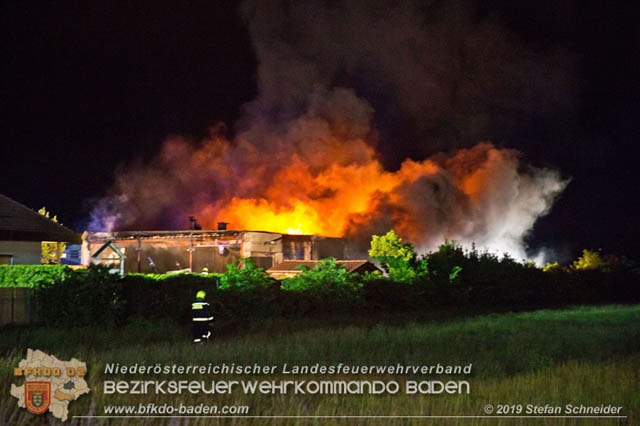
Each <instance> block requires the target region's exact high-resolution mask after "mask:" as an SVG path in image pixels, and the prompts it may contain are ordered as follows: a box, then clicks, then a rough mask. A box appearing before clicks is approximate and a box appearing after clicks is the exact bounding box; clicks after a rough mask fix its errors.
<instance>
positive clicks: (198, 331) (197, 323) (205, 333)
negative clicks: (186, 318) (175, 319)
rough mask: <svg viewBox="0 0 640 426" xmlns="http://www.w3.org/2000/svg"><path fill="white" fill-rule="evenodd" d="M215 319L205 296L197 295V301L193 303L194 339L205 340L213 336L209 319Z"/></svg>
mask: <svg viewBox="0 0 640 426" xmlns="http://www.w3.org/2000/svg"><path fill="white" fill-rule="evenodd" d="M212 320H213V315H211V309H210V308H209V304H208V303H207V302H205V301H204V298H201V297H197V298H196V301H195V302H193V303H192V304H191V327H192V330H193V341H194V342H196V343H198V342H204V341H206V340H207V339H208V338H209V337H211V329H210V328H209V321H212Z"/></svg>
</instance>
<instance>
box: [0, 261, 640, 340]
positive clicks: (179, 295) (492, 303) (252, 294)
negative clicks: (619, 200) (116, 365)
mask: <svg viewBox="0 0 640 426" xmlns="http://www.w3.org/2000/svg"><path fill="white" fill-rule="evenodd" d="M430 265H431V266H430V270H429V274H428V275H422V276H420V278H419V279H417V280H415V281H413V282H411V283H404V282H394V281H392V280H390V279H388V278H384V277H381V276H379V275H376V274H369V275H365V276H361V275H352V274H346V271H344V270H343V269H341V268H340V267H338V265H337V264H336V263H335V262H334V261H331V260H327V261H325V262H322V263H320V264H318V265H317V266H316V267H315V268H314V269H313V270H306V271H303V273H302V274H300V275H298V276H296V277H294V278H289V279H286V280H282V281H277V280H273V279H270V278H268V276H266V274H264V271H261V270H259V269H258V268H252V267H250V268H247V269H246V270H244V272H242V271H243V270H238V269H237V268H230V270H229V271H228V272H227V274H224V275H219V274H210V275H199V274H176V275H142V274H130V275H126V276H124V277H120V276H118V275H113V274H110V273H109V272H108V270H107V269H105V268H101V267H91V268H89V269H88V270H78V271H72V270H70V269H68V268H65V267H49V266H47V267H25V268H23V269H20V268H17V269H2V270H3V271H4V272H5V275H7V276H8V274H7V272H6V271H9V270H13V271H14V272H12V273H11V274H12V275H11V276H12V277H14V276H16V277H18V276H19V277H23V278H21V280H18V278H13V279H12V280H11V281H9V280H7V282H11V283H14V284H13V285H17V283H20V282H26V283H28V286H31V287H34V289H35V291H34V295H35V300H36V308H37V313H38V318H39V319H40V322H42V323H46V324H49V325H53V326H65V327H75V326H86V325H94V326H96V327H98V328H100V327H111V326H118V325H121V324H125V323H127V322H130V321H132V320H133V319H135V318H139V317H143V318H147V319H163V320H169V321H174V322H177V323H182V324H188V323H189V322H190V315H191V303H192V302H193V300H194V298H195V294H196V292H197V291H198V290H205V291H206V292H207V300H208V301H209V302H210V303H211V305H212V311H213V314H214V316H215V319H216V322H217V324H218V326H220V327H224V328H225V329H227V330H233V329H234V327H243V326H244V325H245V324H246V322H247V321H249V320H255V319H263V318H275V317H305V316H315V315H328V314H331V313H334V312H351V313H353V312H362V313H369V314H371V315H385V312H394V311H396V312H429V311H432V310H434V309H440V310H442V309H443V307H445V309H448V308H446V306H455V307H456V308H458V307H464V306H475V307H486V308H489V309H501V310H504V309H510V308H512V307H513V308H518V309H520V308H523V307H532V308H533V307H535V308H537V307H558V306H566V305H574V304H597V303H637V302H639V301H640V282H639V281H640V280H638V273H636V272H634V271H632V270H619V271H609V272H606V271H600V270H579V271H569V270H562V269H558V270H554V271H550V272H544V271H542V270H541V269H538V268H534V267H531V266H527V265H522V264H519V263H517V262H514V261H512V260H511V259H508V258H507V259H497V258H495V257H491V256H485V255H480V256H473V255H472V256H468V255H465V256H463V255H461V254H460V253H457V252H455V251H452V252H449V253H440V254H439V255H438V256H432V257H431V264H430ZM452 265H453V266H452ZM455 266H459V268H458V272H459V273H456V274H452V273H451V271H452V270H454V269H455ZM11 268H16V267H11ZM17 270H23V271H29V274H32V275H28V274H27V273H26V272H25V273H24V274H22V275H20V274H18V273H17V272H15V271H17ZM53 271H58V272H57V274H54V272H53ZM36 272H39V273H40V275H38V274H36ZM33 274H35V275H37V276H33ZM27 276H29V277H30V278H28V279H27V278H24V277H27ZM252 280H253V281H255V282H253V281H252ZM223 283H224V285H223Z"/></svg>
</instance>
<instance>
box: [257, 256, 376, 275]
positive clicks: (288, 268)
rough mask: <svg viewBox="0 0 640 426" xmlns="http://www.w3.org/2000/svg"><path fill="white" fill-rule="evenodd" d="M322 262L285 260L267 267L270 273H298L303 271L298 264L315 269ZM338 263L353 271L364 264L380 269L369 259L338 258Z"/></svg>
mask: <svg viewBox="0 0 640 426" xmlns="http://www.w3.org/2000/svg"><path fill="white" fill-rule="evenodd" d="M320 262H322V261H321V260H283V261H282V262H280V263H278V264H277V265H274V266H272V267H271V268H269V269H267V272H268V273H285V272H289V273H292V272H293V273H298V272H301V271H300V270H299V269H298V266H300V265H304V266H307V267H308V268H309V269H313V268H314V267H315V266H316V264H318V263H320ZM336 263H338V264H340V265H342V266H344V267H345V269H346V270H347V271H348V272H353V271H355V270H357V269H359V268H361V267H363V266H367V267H369V268H371V267H373V268H375V269H378V268H377V267H376V266H375V265H374V264H373V263H371V262H369V261H368V260H367V259H359V260H336Z"/></svg>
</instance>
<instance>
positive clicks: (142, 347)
mask: <svg viewBox="0 0 640 426" xmlns="http://www.w3.org/2000/svg"><path fill="white" fill-rule="evenodd" d="M348 324H349V322H348V321H339V322H337V323H332V325H331V326H327V325H326V322H323V321H322V320H321V319H316V320H308V321H304V322H301V321H294V320H290V321H285V320H281V321H270V322H264V323H260V324H254V325H253V326H252V327H251V328H250V329H248V330H245V331H243V332H242V333H240V332H235V333H227V334H226V335H225V336H224V337H221V338H219V339H216V340H215V341H214V342H213V343H211V344H207V345H204V346H193V345H192V344H190V342H189V336H188V330H185V329H184V328H182V327H179V326H175V325H171V324H158V323H152V322H147V321H137V322H135V323H133V324H131V325H129V326H127V327H125V328H122V329H116V330H89V329H81V328H78V329H72V330H56V329H47V328H29V329H6V330H3V331H0V365H1V366H2V369H1V370H0V372H1V373H0V374H1V375H0V389H2V391H1V392H0V424H11V425H14V424H15V425H27V424H50V423H51V424H56V423H57V422H54V421H53V419H52V418H49V420H50V421H51V422H50V423H49V422H47V423H43V418H42V416H34V415H31V414H30V413H28V412H27V411H26V410H24V409H19V408H17V404H16V400H15V398H13V397H11V396H10V395H9V393H8V390H9V388H10V384H11V383H12V382H13V383H17V384H20V383H19V381H18V380H14V377H13V376H12V374H13V367H14V366H16V365H17V364H18V362H19V360H20V359H22V358H23V357H24V355H25V352H26V348H27V347H30V348H34V349H41V350H43V351H45V352H47V353H50V354H53V355H55V356H56V357H58V358H60V359H64V360H66V359H70V358H71V357H75V358H78V359H80V360H82V361H85V362H86V363H87V366H88V368H89V375H88V377H87V380H88V382H89V386H90V387H91V389H92V391H91V393H90V394H89V395H86V396H83V397H82V398H80V399H79V400H78V401H74V402H72V403H71V405H70V409H69V410H70V416H73V415H87V414H91V415H102V414H103V413H104V411H103V410H104V407H105V406H108V405H117V404H125V405H132V406H133V405H136V406H137V405H139V404H140V403H144V404H147V403H149V402H156V403H158V404H164V403H169V402H172V403H173V402H174V401H175V400H176V397H170V396H168V395H166V396H165V395H163V396H156V395H104V394H103V382H104V381H105V380H118V379H120V380H134V379H136V376H133V377H132V376H114V375H108V376H107V375H105V374H104V367H105V363H120V364H129V365H131V364H135V363H138V364H146V365H152V364H156V363H160V364H163V365H165V364H168V365H171V364H183V365H207V364H209V363H211V364H222V363H227V364H231V363H235V364H237V365H253V364H255V363H257V364H260V365H276V366H279V368H278V373H277V374H275V375H263V376H234V375H227V376H218V375H209V376H200V375H191V376H178V377H174V376H171V375H162V374H160V375H152V376H151V377H145V379H146V380H184V379H188V380H206V381H207V382H208V381H210V380H216V381H217V380H254V379H256V380H269V381H272V380H275V381H279V380H383V381H384V380H397V381H398V382H400V384H401V385H402V384H403V383H404V381H405V380H442V381H446V380H449V379H451V380H467V381H468V382H469V383H470V393H469V394H468V395H467V394H463V395H457V394H456V395H445V394H443V395H406V394H405V393H404V392H402V391H401V392H399V393H398V394H395V395H389V394H382V395H368V394H365V395H292V394H286V395H261V394H256V395H245V394H244V393H242V392H241V391H238V392H234V393H232V394H231V395H202V394H201V395H195V396H194V395H188V396H187V395H184V394H183V395H182V396H180V397H177V398H178V400H179V401H181V402H183V403H185V404H194V405H197V404H200V403H205V404H206V405H216V404H217V405H219V406H222V405H245V406H248V407H249V415H252V416H274V415H278V416H282V415H284V416H300V415H302V416H427V415H430V416H452V415H464V416H483V415H484V411H483V410H484V407H485V405H486V404H492V405H493V406H494V407H497V406H498V405H500V404H507V405H514V404H515V405H517V404H522V405H523V406H524V407H526V405H527V404H533V405H541V406H544V405H545V404H549V405H553V406H563V407H564V405H566V404H574V405H580V404H582V405H585V406H588V405H597V406H599V405H602V404H604V405H607V404H613V405H615V406H621V407H623V410H622V414H623V415H625V416H627V418H626V419H588V418H580V419H568V418H481V417H480V418H462V419H460V418H458V419H453V418H438V419H436V418H430V419H425V418H384V419H371V418H367V419H355V418H347V419H338V418H332V419H328V418H304V419H291V418H280V419H272V418H240V417H236V418H223V419H217V418H216V419H212V418H208V419H204V418H201V419H193V418H191V419H177V418H174V419H167V418H162V419H157V418H156V419H131V418H128V419H122V418H119V419H95V418H94V419H91V420H90V421H89V420H87V419H80V418H75V419H70V420H69V421H68V422H67V423H70V424H92V425H98V424H114V425H130V424H131V425H141V424H171V425H178V424H185V425H186V424H189V425H199V424H319V425H322V424H403V425H404V424H436V425H440V424H442V425H529V424H531V425H582V424H584V425H587V424H588V425H591V424H593V425H633V424H640V305H636V306H604V307H578V308H572V309H565V310H540V311H534V312H523V313H504V314H491V315H481V316H473V317H467V318H462V319H448V320H442V321H429V322H426V323H416V322H403V321H401V319H398V320H397V321H392V323H391V324H388V323H387V324H376V323H375V321H372V320H371V319H368V320H366V321H359V320H354V321H353V322H352V324H353V325H348ZM284 363H287V364H289V365H305V364H315V363H320V364H322V365H335V364H340V363H343V364H348V365H356V366H359V365H395V364H397V363H400V364H405V365H432V364H437V363H440V364H449V365H457V364H461V365H467V364H470V363H472V364H473V369H472V373H471V375H469V376H466V375H462V376H452V377H448V378H447V377H444V376H441V375H435V374H433V375H426V376H425V375H422V376H412V375H402V376H393V375H384V376H375V375H359V376H349V375H338V376H335V375H334V376H326V375H324V376H309V375H307V376H291V375H283V374H282V373H281V371H280V370H281V368H280V367H281V366H282V365H283V364H284ZM49 417H50V416H49Z"/></svg>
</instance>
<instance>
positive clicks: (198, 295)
mask: <svg viewBox="0 0 640 426" xmlns="http://www.w3.org/2000/svg"><path fill="white" fill-rule="evenodd" d="M206 296H207V292H206V291H204V290H200V291H198V293H196V298H197V299H204V298H205V297H206Z"/></svg>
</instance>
